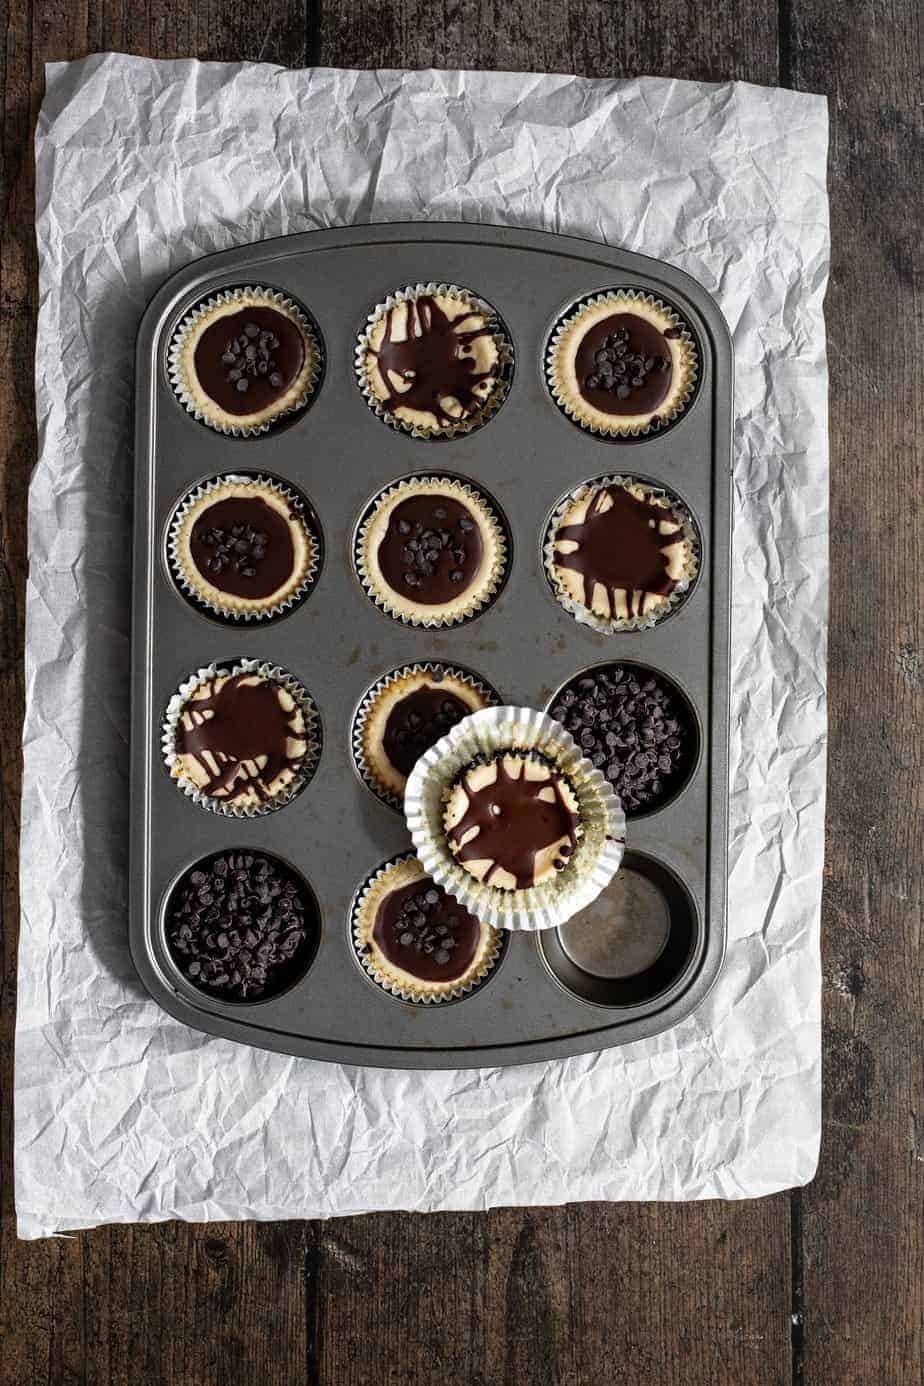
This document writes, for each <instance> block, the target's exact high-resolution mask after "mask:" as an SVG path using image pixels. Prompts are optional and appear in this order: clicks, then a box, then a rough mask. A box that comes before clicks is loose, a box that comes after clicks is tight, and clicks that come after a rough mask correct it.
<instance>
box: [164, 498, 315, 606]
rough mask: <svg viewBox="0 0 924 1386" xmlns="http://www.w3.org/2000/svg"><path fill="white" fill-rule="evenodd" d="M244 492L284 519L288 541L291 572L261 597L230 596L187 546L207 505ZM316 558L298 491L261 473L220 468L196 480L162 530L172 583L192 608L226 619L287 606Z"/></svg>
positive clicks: (307, 580) (308, 580)
mask: <svg viewBox="0 0 924 1386" xmlns="http://www.w3.org/2000/svg"><path fill="white" fill-rule="evenodd" d="M249 494H252V496H253V498H254V499H255V500H262V501H263V502H264V504H265V505H269V506H271V507H272V508H273V509H275V510H276V511H278V514H279V516H280V517H281V518H284V519H285V521H286V524H287V526H288V530H289V537H290V541H291V545H292V570H291V573H290V574H289V576H288V577H287V578H286V579H285V580H284V581H283V583H282V584H281V585H280V586H278V587H277V588H276V590H275V591H273V592H271V593H269V594H268V595H267V596H265V597H247V596H241V595H235V594H234V593H231V592H228V591H225V590H224V589H223V588H222V587H220V586H217V585H216V584H215V583H214V582H212V581H210V580H209V578H208V577H207V576H206V575H205V573H203V572H202V570H201V569H200V567H199V566H198V564H197V563H196V562H195V559H194V556H193V553H192V550H191V544H192V535H193V533H194V531H195V529H196V528H197V525H198V521H199V518H200V517H201V516H202V515H205V514H207V513H208V511H209V508H210V507H211V506H212V505H220V504H221V503H222V502H223V501H225V500H229V499H233V498H237V499H241V498H248V495H249ZM320 558H321V543H320V540H319V538H318V535H317V534H316V533H315V530H314V527H313V525H312V523H311V520H310V519H309V516H308V514H307V513H306V506H305V503H304V501H303V500H302V498H301V496H300V495H298V494H297V493H296V492H295V491H294V490H293V489H291V488H290V487H289V486H287V485H286V484H285V483H284V482H282V481H280V480H279V479H277V478H276V477H272V476H265V475H263V474H262V473H237V472H226V473H222V474H221V475H218V476H214V477H211V478H210V479H209V480H208V481H203V482H200V484H199V485H198V486H195V487H194V488H193V489H192V490H191V491H189V492H188V493H187V494H186V495H185V496H184V497H183V499H182V500H181V501H180V503H179V505H178V506H177V508H176V511H175V513H174V516H173V519H172V520H171V521H170V529H169V531H168V534H167V566H168V568H169V570H170V575H171V577H172V578H173V580H174V582H175V583H176V584H177V586H178V587H179V588H180V590H181V591H182V593H183V594H184V595H185V596H186V597H188V598H189V600H190V601H192V602H194V603H195V605H196V606H197V607H200V608H205V610H206V611H208V612H211V613H212V614H213V615H215V616H218V617H221V618H222V619H223V620H227V621H269V620H272V619H273V618H274V617H278V616H283V615H285V613H286V612H287V611H291V610H292V608H293V607H295V606H297V605H298V603H299V602H301V601H303V600H304V598H305V597H306V596H307V595H308V593H309V592H310V591H311V589H312V587H313V586H314V584H315V582H316V581H317V577H318V568H319V564H320Z"/></svg>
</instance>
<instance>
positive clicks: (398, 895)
mask: <svg viewBox="0 0 924 1386" xmlns="http://www.w3.org/2000/svg"><path fill="white" fill-rule="evenodd" d="M480 936H481V925H480V924H479V923H478V920H477V919H475V917H474V916H473V915H471V914H469V912H468V910H467V909H465V907H464V906H463V905H460V904H459V903H458V902H457V901H455V900H453V899H452V898H451V897H450V896H448V895H447V894H446V892H445V891H444V890H443V888H442V886H438V885H435V884H434V882H433V881H432V880H431V879H430V877H429V876H424V877H422V878H421V879H420V880H416V881H411V883H410V884H409V885H406V886H401V887H400V888H399V889H398V890H394V891H392V892H391V893H390V894H389V895H386V897H385V899H384V900H383V901H382V903H381V905H380V906H379V909H378V913H377V915H376V919H375V926H374V928H373V931H372V937H373V939H374V941H375V943H376V944H377V946H378V948H379V949H380V951H381V953H382V954H383V956H384V957H385V959H386V960H387V961H388V962H390V963H391V964H392V966H394V967H400V968H401V969H402V970H403V971H404V972H409V973H411V975H412V976H414V977H419V978H420V979H421V981H424V982H451V981H453V979H454V978H456V977H461V976H462V974H463V972H465V971H466V969H467V968H468V966H469V964H470V963H471V961H472V958H473V957H474V956H475V950H476V948H477V946H478V940H479V938H480Z"/></svg>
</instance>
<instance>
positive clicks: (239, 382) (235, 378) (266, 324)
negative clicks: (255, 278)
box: [193, 305, 305, 415]
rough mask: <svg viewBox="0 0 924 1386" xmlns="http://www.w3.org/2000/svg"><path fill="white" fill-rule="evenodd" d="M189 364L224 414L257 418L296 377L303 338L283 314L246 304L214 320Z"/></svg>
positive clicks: (301, 354)
mask: <svg viewBox="0 0 924 1386" xmlns="http://www.w3.org/2000/svg"><path fill="white" fill-rule="evenodd" d="M193 360H194V363H195V370H196V376H197V377H198V380H199V384H200V385H201V386H202V389H203V390H204V391H205V393H206V394H207V395H208V396H209V398H210V399H213V400H214V401H215V403H216V404H217V405H218V406H219V407H220V408H221V409H223V410H224V411H225V413H226V414H236V415H241V414H256V413H259V412H260V411H261V410H262V409H266V408H267V407H268V406H269V405H271V404H274V403H275V402H276V400H277V399H279V398H280V396H282V395H284V394H285V392H286V390H288V389H289V388H290V386H291V385H292V384H293V382H294V381H295V380H297V379H298V375H299V372H300V371H301V369H302V366H303V364H304V361H305V338H304V336H303V334H302V330H301V328H300V327H299V325H298V323H296V322H293V320H292V319H291V318H290V317H287V316H286V314H285V313H279V312H277V311H276V309H275V308H266V307H260V306H257V305H248V306H245V307H244V308H242V309H241V311H240V312H239V313H229V314H225V315H224V316H222V317H218V318H216V319H215V321H214V322H213V323H211V324H210V325H209V326H208V327H207V328H206V329H205V331H204V332H203V333H202V336H201V337H200V338H199V341H198V342H197V344H196V350H195V355H194V358H193Z"/></svg>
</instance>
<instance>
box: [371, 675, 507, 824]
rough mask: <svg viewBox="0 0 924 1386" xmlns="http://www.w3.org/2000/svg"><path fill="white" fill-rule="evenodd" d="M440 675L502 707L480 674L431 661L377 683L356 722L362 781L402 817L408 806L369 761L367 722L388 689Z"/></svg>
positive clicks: (379, 680) (499, 699)
mask: <svg viewBox="0 0 924 1386" xmlns="http://www.w3.org/2000/svg"><path fill="white" fill-rule="evenodd" d="M440 671H441V672H442V673H444V674H448V675H449V676H450V678H455V679H458V680H459V682H460V683H465V684H468V686H469V687H470V688H472V689H474V691H475V692H476V693H478V694H480V695H481V697H482V698H484V700H485V702H486V703H487V704H488V705H489V706H496V705H497V704H499V703H500V701H501V697H500V694H499V693H498V692H497V690H496V689H495V688H492V687H491V685H490V684H489V683H485V681H484V679H481V678H479V677H478V675H477V674H473V673H472V672H471V670H470V669H463V668H462V667H461V666H460V665H456V664H446V663H444V662H443V661H442V660H427V661H425V662H424V663H422V664H403V665H402V666H401V668H400V669H392V670H391V672H390V673H388V674H384V675H383V676H382V678H380V679H377V680H376V682H375V683H374V684H372V686H371V687H370V688H368V689H367V690H366V692H365V693H364V694H363V696H362V699H361V700H360V704H359V707H358V708H357V709H356V713H355V715H354V718H353V726H352V729H351V732H350V743H351V746H352V750H353V762H354V764H355V766H356V769H357V772H358V774H359V777H360V779H361V780H362V782H363V784H364V785H365V786H366V788H367V789H371V790H372V793H373V794H374V795H375V797H376V798H377V799H380V800H381V802H382V803H383V804H387V805H388V807H389V808H393V809H397V811H398V812H399V813H400V812H401V810H402V807H403V804H404V801H403V799H401V798H399V796H398V795H397V794H393V793H392V792H391V791H390V790H388V789H385V788H384V787H383V786H382V785H380V784H379V782H378V780H377V779H376V777H375V772H374V771H373V770H372V768H371V767H370V766H369V764H368V762H367V761H366V753H365V750H364V749H363V743H364V741H365V734H366V721H367V719H368V717H369V714H370V712H371V711H372V708H373V706H374V705H375V702H376V700H377V698H378V697H379V694H381V693H383V692H384V691H385V689H387V688H390V687H391V686H392V685H393V684H395V683H398V682H399V680H401V679H406V678H412V677H413V676H414V675H415V674H435V673H437V672H440Z"/></svg>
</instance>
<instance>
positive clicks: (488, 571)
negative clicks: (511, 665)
mask: <svg viewBox="0 0 924 1386" xmlns="http://www.w3.org/2000/svg"><path fill="white" fill-rule="evenodd" d="M356 564H357V570H358V572H359V576H360V579H361V580H362V582H363V585H364V586H365V588H366V590H367V592H368V593H369V595H370V596H371V597H372V599H373V601H375V602H376V603H377V604H378V605H379V606H381V607H383V608H384V610H385V611H387V612H388V614H389V615H390V616H392V617H394V618H395V619H397V620H401V621H406V622H409V623H410V624H412V625H426V626H439V625H452V624H453V623H455V622H457V621H462V620H464V619H466V618H467V617H469V616H473V615H474V614H475V613H476V612H478V611H479V610H480V609H481V608H482V607H483V606H485V605H486V604H487V603H488V602H489V601H490V599H491V597H492V596H493V595H494V593H495V592H496V591H497V589H498V587H499V586H500V584H501V582H502V580H503V576H504V570H505V567H506V541H505V538H504V532H503V529H502V528H501V526H500V523H499V521H498V520H497V518H496V516H495V514H494V512H493V510H492V508H491V507H490V505H489V504H488V502H487V501H486V500H485V498H484V497H483V496H482V495H481V494H480V493H479V492H477V491H475V490H474V489H473V488H472V487H471V486H468V485H466V484H465V483H463V482H460V481H456V480H454V479H452V478H449V477H420V478H416V477H415V478H413V479H410V480H408V481H402V482H400V483H399V484H398V485H397V486H393V487H390V488H389V489H388V490H387V491H385V492H384V493H383V494H382V495H380V496H379V498H378V500H377V501H376V502H375V504H374V506H373V508H372V511H371V513H370V515H369V517H368V519H367V520H366V521H365V522H364V524H363V525H362V527H361V529H360V534H359V539H358V542H357V549H356Z"/></svg>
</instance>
